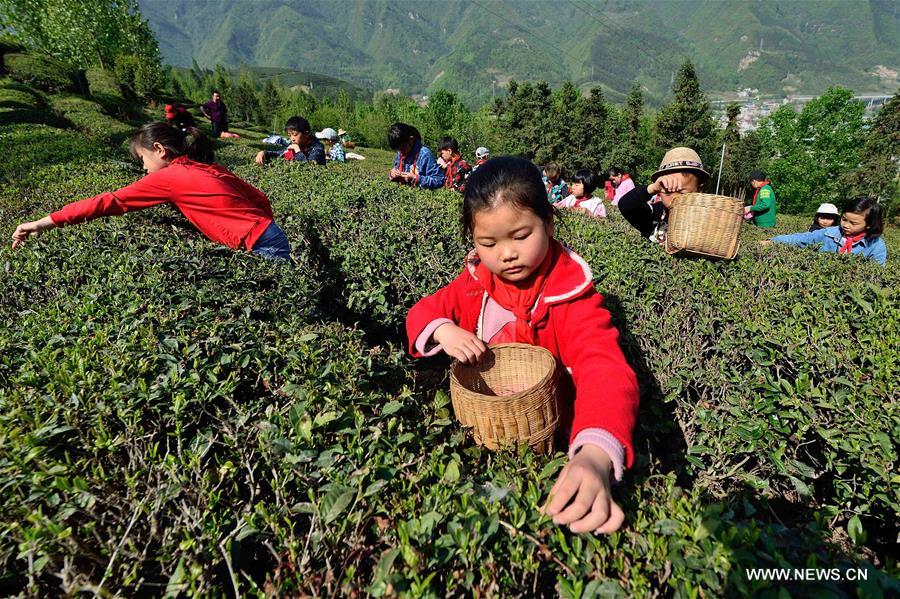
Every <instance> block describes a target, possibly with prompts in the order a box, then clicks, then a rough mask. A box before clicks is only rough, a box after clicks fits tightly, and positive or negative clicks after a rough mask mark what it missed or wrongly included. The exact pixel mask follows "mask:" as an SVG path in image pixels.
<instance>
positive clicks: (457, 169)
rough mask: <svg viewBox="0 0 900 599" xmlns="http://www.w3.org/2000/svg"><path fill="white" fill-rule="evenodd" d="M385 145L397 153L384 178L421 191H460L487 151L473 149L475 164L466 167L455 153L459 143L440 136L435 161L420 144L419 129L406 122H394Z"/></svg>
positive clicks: (460, 157)
mask: <svg viewBox="0 0 900 599" xmlns="http://www.w3.org/2000/svg"><path fill="white" fill-rule="evenodd" d="M388 145H389V146H390V147H391V149H392V150H394V151H395V152H397V156H396V157H395V158H394V165H393V167H392V168H391V172H390V174H389V175H388V178H389V179H390V180H391V181H395V182H397V183H400V184H401V185H409V186H411V187H419V188H421V189H440V188H442V187H445V188H447V189H452V190H454V191H458V192H464V191H465V189H466V180H467V179H468V178H469V175H471V174H472V173H473V172H475V171H476V170H477V169H478V167H480V166H481V165H482V164H484V163H485V162H487V161H488V159H489V158H490V151H488V149H487V148H485V147H483V146H482V147H479V148H478V149H476V150H475V160H476V162H475V164H474V165H469V163H468V162H466V160H465V159H464V158H463V157H462V154H461V153H460V151H459V142H458V141H456V139H454V138H452V137H443V138H441V141H440V143H439V144H438V158H437V159H435V157H434V154H433V153H432V152H431V150H430V149H429V148H428V147H427V146H425V145H424V144H423V143H422V135H421V133H419V130H418V129H417V128H415V127H414V126H412V125H408V124H406V123H394V124H393V125H391V126H390V127H389V128H388Z"/></svg>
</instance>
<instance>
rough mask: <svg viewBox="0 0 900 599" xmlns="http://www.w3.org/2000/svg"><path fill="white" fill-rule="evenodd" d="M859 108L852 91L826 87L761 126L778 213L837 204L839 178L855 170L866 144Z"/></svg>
mask: <svg viewBox="0 0 900 599" xmlns="http://www.w3.org/2000/svg"><path fill="white" fill-rule="evenodd" d="M863 113H864V107H863V105H862V103H861V102H858V101H856V100H854V99H853V92H851V91H850V90H848V89H843V88H839V87H833V88H829V89H828V90H827V91H826V92H825V93H824V94H822V95H821V96H819V97H818V98H816V99H814V100H812V101H811V102H809V103H808V104H807V105H806V106H804V107H803V111H802V112H801V113H799V114H798V113H797V112H796V111H795V110H794V109H793V108H792V107H791V106H789V105H786V106H783V107H781V108H779V109H778V110H776V111H775V113H774V114H773V115H772V116H771V117H770V118H769V119H767V120H765V121H763V123H762V125H761V127H760V137H761V141H762V145H763V147H764V148H765V149H766V150H767V151H768V152H769V153H770V154H771V156H772V159H771V163H770V167H769V169H768V172H767V173H766V174H767V175H768V176H769V178H770V179H771V180H772V182H773V184H774V185H775V191H776V194H777V196H778V205H779V210H783V211H784V212H786V213H789V214H798V213H811V212H813V211H814V210H815V208H816V206H818V205H819V204H820V203H822V202H831V203H835V204H841V203H843V201H844V200H845V198H846V195H847V189H846V188H844V187H842V185H841V183H842V181H841V177H842V175H843V174H844V173H847V172H849V171H851V170H853V169H855V168H857V167H858V166H859V165H860V150H861V148H862V146H863V142H864V140H865V128H864V121H863Z"/></svg>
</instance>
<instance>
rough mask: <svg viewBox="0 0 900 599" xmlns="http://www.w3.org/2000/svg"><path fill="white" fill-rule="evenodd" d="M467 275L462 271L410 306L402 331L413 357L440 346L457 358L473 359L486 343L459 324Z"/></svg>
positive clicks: (464, 360)
mask: <svg viewBox="0 0 900 599" xmlns="http://www.w3.org/2000/svg"><path fill="white" fill-rule="evenodd" d="M471 278H472V277H471V275H470V274H469V273H468V272H466V271H464V272H463V273H462V274H460V275H459V276H458V277H456V279H454V280H453V282H451V283H450V284H449V285H447V286H446V287H442V288H441V289H439V290H438V291H437V292H436V293H434V294H432V295H429V296H427V297H424V298H422V299H421V300H419V301H418V302H416V305H415V306H413V307H412V309H410V311H409V315H408V316H407V317H406V333H407V337H408V339H409V351H410V353H411V354H412V355H413V357H415V358H421V357H424V356H432V355H434V354H436V353H438V352H439V351H441V350H443V351H444V352H445V353H447V354H449V355H451V356H453V357H454V358H456V359H457V360H459V361H461V362H465V363H474V362H477V361H478V360H479V359H480V358H481V356H482V355H484V352H485V351H487V346H486V345H485V343H484V342H483V341H481V339H479V338H478V337H477V336H476V335H475V333H473V332H472V331H468V330H466V329H464V328H462V327H460V326H459V323H460V321H461V316H462V309H461V303H462V302H463V301H464V298H465V297H466V283H467V281H469V280H471ZM479 296H480V294H479Z"/></svg>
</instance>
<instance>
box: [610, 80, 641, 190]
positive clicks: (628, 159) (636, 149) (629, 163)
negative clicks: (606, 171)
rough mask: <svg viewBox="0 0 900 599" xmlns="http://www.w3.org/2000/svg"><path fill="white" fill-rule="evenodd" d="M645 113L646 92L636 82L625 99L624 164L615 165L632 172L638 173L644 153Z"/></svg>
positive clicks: (623, 114) (623, 112)
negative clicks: (642, 118)
mask: <svg viewBox="0 0 900 599" xmlns="http://www.w3.org/2000/svg"><path fill="white" fill-rule="evenodd" d="M643 113H644V92H643V91H642V90H641V86H640V84H639V83H634V84H633V85H632V86H631V89H630V90H629V91H628V97H627V98H626V99H625V109H624V110H623V111H622V117H623V119H624V121H625V127H626V130H625V136H624V137H625V139H624V140H623V145H624V148H623V151H622V160H623V162H624V164H620V165H614V166H618V167H619V168H626V169H627V170H628V171H629V172H631V173H636V172H637V170H638V165H639V164H640V162H641V159H642V158H641V157H642V156H643V154H644V151H643V150H644V147H643V146H644V144H643V143H642V139H641V117H642V116H643Z"/></svg>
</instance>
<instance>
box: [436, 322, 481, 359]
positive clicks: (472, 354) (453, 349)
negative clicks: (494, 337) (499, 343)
mask: <svg viewBox="0 0 900 599" xmlns="http://www.w3.org/2000/svg"><path fill="white" fill-rule="evenodd" d="M431 336H432V337H433V338H434V340H435V341H437V342H438V344H439V345H440V346H441V349H443V350H444V352H445V353H447V354H448V355H451V356H453V357H454V358H456V359H457V360H459V361H460V362H462V363H464V364H475V363H476V362H478V360H480V359H481V356H483V355H484V352H486V351H487V346H486V345H485V344H484V341H482V340H481V339H479V338H478V337H477V336H476V335H475V333H470V332H469V331H467V330H465V329H461V328H459V327H458V326H456V325H455V324H450V323H446V324H442V325H441V326H439V327H438V328H437V329H435V331H434V333H432V335H431Z"/></svg>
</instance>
